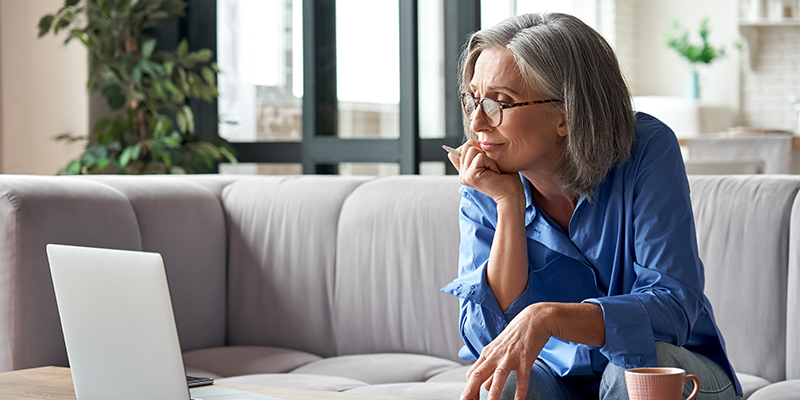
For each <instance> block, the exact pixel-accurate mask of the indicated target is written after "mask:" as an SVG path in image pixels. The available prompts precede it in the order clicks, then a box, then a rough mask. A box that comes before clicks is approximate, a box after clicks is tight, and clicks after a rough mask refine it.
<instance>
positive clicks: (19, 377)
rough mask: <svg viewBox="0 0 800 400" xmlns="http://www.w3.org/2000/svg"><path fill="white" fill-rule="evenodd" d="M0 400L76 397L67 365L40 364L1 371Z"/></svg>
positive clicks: (274, 391)
mask: <svg viewBox="0 0 800 400" xmlns="http://www.w3.org/2000/svg"><path fill="white" fill-rule="evenodd" d="M215 385H216V386H221V387H227V388H231V389H238V390H244V391H247V392H253V393H258V394H264V395H268V396H275V397H279V398H282V399H286V400H368V399H373V400H413V399H412V398H410V397H395V396H375V395H364V394H355V393H338V392H324V391H319V390H301V389H286V388H278V387H267V386H251V385H239V384H226V383H217V384H215ZM0 399H2V400H29V399H37V400H75V390H74V389H73V387H72V375H71V374H70V372H69V368H64V367H42V368H33V369H23V370H19V371H11V372H3V373H0Z"/></svg>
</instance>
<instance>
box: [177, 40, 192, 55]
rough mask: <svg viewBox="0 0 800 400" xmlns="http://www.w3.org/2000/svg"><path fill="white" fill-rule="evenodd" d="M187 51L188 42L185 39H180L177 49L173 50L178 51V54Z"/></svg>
mask: <svg viewBox="0 0 800 400" xmlns="http://www.w3.org/2000/svg"><path fill="white" fill-rule="evenodd" d="M188 51H189V42H187V41H186V39H183V40H181V42H180V43H178V49H177V50H175V52H176V53H178V55H179V56H184V55H186V53H187V52H188Z"/></svg>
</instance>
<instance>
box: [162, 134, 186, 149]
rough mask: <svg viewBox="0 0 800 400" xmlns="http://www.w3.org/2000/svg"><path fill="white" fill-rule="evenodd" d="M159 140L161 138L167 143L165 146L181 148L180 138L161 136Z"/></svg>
mask: <svg viewBox="0 0 800 400" xmlns="http://www.w3.org/2000/svg"><path fill="white" fill-rule="evenodd" d="M161 140H163V141H164V143H166V144H167V147H172V148H173V149H179V148H181V142H180V140H177V139H175V138H173V137H169V136H166V137H163V138H161Z"/></svg>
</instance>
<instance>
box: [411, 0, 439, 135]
mask: <svg viewBox="0 0 800 400" xmlns="http://www.w3.org/2000/svg"><path fill="white" fill-rule="evenodd" d="M417 7H418V9H417V18H418V21H417V26H418V32H417V35H418V37H419V38H420V40H419V48H418V54H419V56H418V57H419V136H420V137H421V138H441V137H444V19H443V18H444V1H442V0H431V1H420V2H419V3H418V4H417Z"/></svg>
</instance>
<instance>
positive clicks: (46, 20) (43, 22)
mask: <svg viewBox="0 0 800 400" xmlns="http://www.w3.org/2000/svg"><path fill="white" fill-rule="evenodd" d="M54 18H55V15H53V14H47V15H45V16H44V17H42V19H40V20H39V37H42V36H44V35H46V34H47V32H49V31H50V26H51V25H53V19H54ZM67 173H68V174H69V170H68V171H67Z"/></svg>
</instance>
